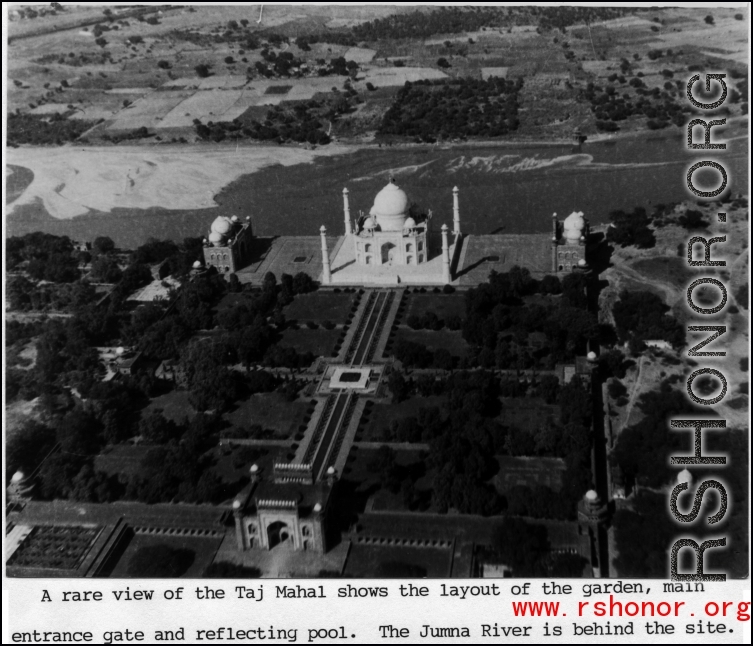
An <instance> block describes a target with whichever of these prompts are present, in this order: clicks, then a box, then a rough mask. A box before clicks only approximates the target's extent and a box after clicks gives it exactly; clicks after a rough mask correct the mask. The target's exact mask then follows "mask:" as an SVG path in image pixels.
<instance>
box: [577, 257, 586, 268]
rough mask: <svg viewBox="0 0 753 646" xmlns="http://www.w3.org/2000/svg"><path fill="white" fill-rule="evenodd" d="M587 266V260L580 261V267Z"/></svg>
mask: <svg viewBox="0 0 753 646" xmlns="http://www.w3.org/2000/svg"><path fill="white" fill-rule="evenodd" d="M585 266H586V259H585V258H581V259H580V260H579V261H578V267H585Z"/></svg>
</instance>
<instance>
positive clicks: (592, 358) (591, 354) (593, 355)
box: [586, 350, 596, 361]
mask: <svg viewBox="0 0 753 646" xmlns="http://www.w3.org/2000/svg"><path fill="white" fill-rule="evenodd" d="M586 359H588V360H589V361H596V353H595V352H594V351H593V350H591V352H589V353H588V354H587V355H586Z"/></svg>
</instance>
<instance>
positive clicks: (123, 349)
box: [115, 345, 125, 356]
mask: <svg viewBox="0 0 753 646" xmlns="http://www.w3.org/2000/svg"><path fill="white" fill-rule="evenodd" d="M124 352H125V348H124V347H123V346H122V345H121V346H120V347H117V348H115V354H117V355H118V356H120V355H122V354H123V353H124Z"/></svg>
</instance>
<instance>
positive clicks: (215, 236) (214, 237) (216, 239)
mask: <svg viewBox="0 0 753 646" xmlns="http://www.w3.org/2000/svg"><path fill="white" fill-rule="evenodd" d="M224 239H225V236H223V235H222V234H221V233H218V232H217V231H212V233H210V234H209V242H211V243H212V244H213V245H214V246H215V247H219V246H220V245H221V244H222V241H223V240H224Z"/></svg>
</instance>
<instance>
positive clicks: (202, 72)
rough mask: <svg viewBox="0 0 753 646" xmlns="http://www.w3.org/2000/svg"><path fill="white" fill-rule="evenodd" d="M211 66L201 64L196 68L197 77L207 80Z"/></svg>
mask: <svg viewBox="0 0 753 646" xmlns="http://www.w3.org/2000/svg"><path fill="white" fill-rule="evenodd" d="M210 68H211V66H210V65H207V64H206V63H199V64H198V65H197V66H196V67H194V68H193V69H194V71H195V72H196V75H197V76H198V77H199V78H202V79H203V78H206V77H207V76H209V74H210V73H211V72H210Z"/></svg>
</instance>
